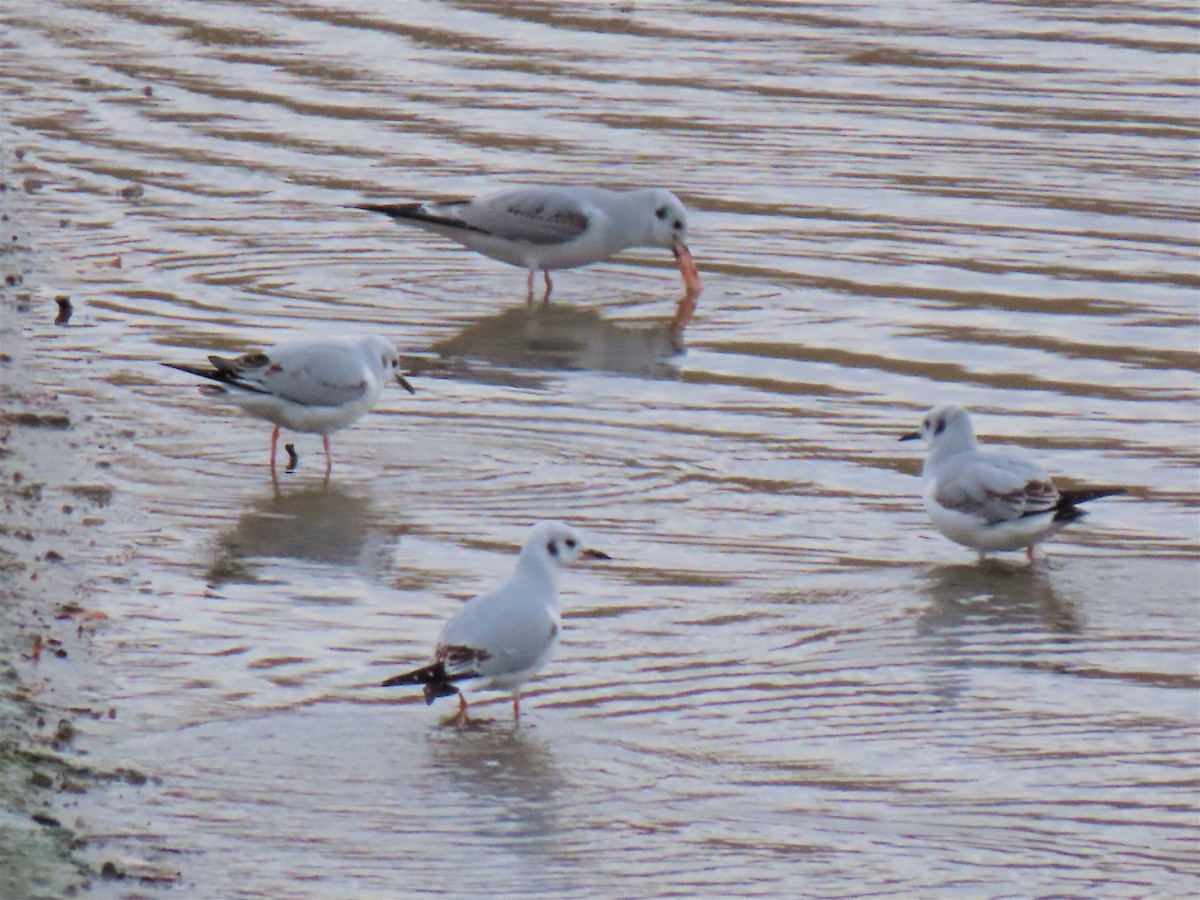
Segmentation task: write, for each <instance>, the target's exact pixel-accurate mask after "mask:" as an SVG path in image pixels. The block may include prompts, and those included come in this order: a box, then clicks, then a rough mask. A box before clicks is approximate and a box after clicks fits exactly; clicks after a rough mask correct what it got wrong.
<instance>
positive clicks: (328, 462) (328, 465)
mask: <svg viewBox="0 0 1200 900" xmlns="http://www.w3.org/2000/svg"><path fill="white" fill-rule="evenodd" d="M321 442H322V443H323V444H324V445H325V480H326V481H329V473H330V472H332V471H333V457H332V456H330V454H329V435H327V434H323V435H321Z"/></svg>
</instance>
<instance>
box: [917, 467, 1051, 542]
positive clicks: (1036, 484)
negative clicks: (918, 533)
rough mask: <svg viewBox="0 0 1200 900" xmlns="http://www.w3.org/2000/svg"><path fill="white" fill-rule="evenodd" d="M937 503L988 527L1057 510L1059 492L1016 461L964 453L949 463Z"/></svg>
mask: <svg viewBox="0 0 1200 900" xmlns="http://www.w3.org/2000/svg"><path fill="white" fill-rule="evenodd" d="M934 499H935V500H937V502H938V503H939V504H941V505H942V506H944V507H946V508H947V509H953V510H956V511H957V512H961V513H964V514H966V515H969V516H976V517H978V518H980V519H982V520H983V521H985V522H986V523H987V524H989V525H994V524H997V523H999V522H1010V521H1012V520H1014V519H1019V518H1021V517H1022V516H1032V515H1038V514H1040V513H1044V512H1048V511H1050V510H1052V509H1054V508H1055V505H1056V504H1057V503H1058V499H1059V494H1058V490H1057V489H1056V488H1055V487H1054V483H1053V482H1052V481H1051V480H1050V478H1049V476H1047V475H1046V474H1045V473H1044V472H1043V471H1042V470H1041V469H1039V468H1038V467H1037V466H1035V465H1033V464H1032V463H1029V462H1025V461H1024V460H1021V459H1017V458H1015V457H1009V456H1001V455H998V454H988V453H963V454H960V455H959V456H957V457H953V458H951V459H949V460H947V461H946V463H945V464H944V466H943V468H942V471H941V472H940V473H939V474H938V477H937V482H936V484H935V488H934Z"/></svg>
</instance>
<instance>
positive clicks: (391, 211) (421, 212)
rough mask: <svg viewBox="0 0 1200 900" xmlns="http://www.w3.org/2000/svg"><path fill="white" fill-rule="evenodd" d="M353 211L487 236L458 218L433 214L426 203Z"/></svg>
mask: <svg viewBox="0 0 1200 900" xmlns="http://www.w3.org/2000/svg"><path fill="white" fill-rule="evenodd" d="M438 206H439V207H441V208H442V209H445V208H446V207H447V206H453V204H452V203H451V204H444V203H443V204H438ZM350 208H351V209H361V210H363V211H364V212H376V213H383V214H384V215H385V216H388V217H389V218H392V219H395V220H396V221H397V222H403V221H409V222H415V223H417V224H421V223H423V222H427V223H429V224H430V225H441V226H443V227H445V228H458V229H461V230H463V231H478V232H480V233H482V234H486V233H487V232H486V231H484V230H483V229H482V228H476V227H475V226H474V225H468V224H467V223H466V222H464V221H463V220H462V219H460V218H458V217H457V216H451V215H445V214H443V213H436V212H433V210H432V209H430V207H428V206H426V205H425V204H424V203H359V204H356V205H355V206H352V207H350Z"/></svg>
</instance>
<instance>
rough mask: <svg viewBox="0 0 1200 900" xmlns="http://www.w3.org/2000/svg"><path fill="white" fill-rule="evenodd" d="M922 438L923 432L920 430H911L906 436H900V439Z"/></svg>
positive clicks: (913, 439)
mask: <svg viewBox="0 0 1200 900" xmlns="http://www.w3.org/2000/svg"><path fill="white" fill-rule="evenodd" d="M920 439H921V432H919V431H910V432H909V433H908V434H906V435H904V437H902V438H898V440H901V441H919V440H920Z"/></svg>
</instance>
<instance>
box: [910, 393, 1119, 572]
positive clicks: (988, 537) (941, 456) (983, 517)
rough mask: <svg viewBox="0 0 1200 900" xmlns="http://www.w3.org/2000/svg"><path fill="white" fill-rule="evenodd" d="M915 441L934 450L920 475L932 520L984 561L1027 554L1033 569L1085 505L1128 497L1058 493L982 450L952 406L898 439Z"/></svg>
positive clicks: (1003, 456)
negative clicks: (1040, 547) (1037, 552)
mask: <svg viewBox="0 0 1200 900" xmlns="http://www.w3.org/2000/svg"><path fill="white" fill-rule="evenodd" d="M917 439H923V440H924V441H925V443H926V444H927V445H928V446H929V455H928V456H927V457H926V458H925V466H924V468H923V469H922V472H921V474H922V476H923V477H924V478H925V481H926V483H927V487H926V490H925V509H926V511H927V512H928V513H929V518H930V519H932V520H933V524H934V526H935V527H936V528H937V530H938V531H940V532H941V533H942V534H944V535H945V536H946V537H948V538H950V540H952V541H955V542H957V543H959V544H962V545H964V546H966V547H972V548H974V549H975V550H976V551H978V553H979V558H980V559H981V560H982V559H983V558H984V557H986V556H987V554H988V553H991V552H993V551H1002V550H1024V551H1025V553H1026V555H1027V556H1028V557H1029V561H1030V563H1032V562H1033V557H1034V549H1033V548H1034V546H1035V545H1036V544H1038V543H1039V542H1040V541H1044V540H1045V539H1046V538H1048V537H1050V536H1051V535H1053V534H1055V533H1056V532H1058V531H1060V530H1061V529H1062V528H1064V527H1066V526H1067V525H1068V524H1070V523H1071V522H1074V521H1076V520H1077V519H1080V518H1082V517H1083V515H1084V511H1083V510H1081V509H1079V504H1081V503H1085V502H1087V501H1088V500H1095V499H1097V498H1098V497H1108V496H1111V495H1114V494H1123V493H1125V490H1124V488H1119V487H1103V488H1082V489H1079V490H1059V489H1058V488H1056V487H1055V486H1054V483H1053V482H1052V481H1051V480H1050V476H1048V475H1047V474H1046V473H1045V472H1044V471H1043V470H1042V469H1041V468H1039V467H1038V466H1037V465H1035V464H1033V463H1031V462H1027V461H1026V460H1024V459H1021V458H1020V457H1018V456H1015V455H1013V454H1011V453H1004V452H990V453H989V452H984V451H982V450H980V449H979V445H978V444H977V442H976V440H975V430H974V429H973V428H972V427H971V417H970V416H969V415H967V411H966V410H965V409H963V408H962V407H961V406H958V405H957V404H954V403H944V404H942V405H941V406H935V407H934V408H933V409H931V410H930V411H929V412H928V414H926V416H925V418H924V420H923V421H922V422H921V429H920V430H919V431H914V432H912V433H911V434H906V435H904V436H903V437H902V438H900V440H902V441H909V440H917Z"/></svg>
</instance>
